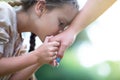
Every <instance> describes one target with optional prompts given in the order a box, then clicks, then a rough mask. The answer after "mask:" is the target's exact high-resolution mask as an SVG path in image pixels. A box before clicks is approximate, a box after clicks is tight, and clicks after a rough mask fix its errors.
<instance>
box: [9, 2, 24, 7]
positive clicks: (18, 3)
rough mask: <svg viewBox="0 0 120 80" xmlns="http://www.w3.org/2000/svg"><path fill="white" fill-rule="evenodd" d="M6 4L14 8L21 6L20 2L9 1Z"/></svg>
mask: <svg viewBox="0 0 120 80" xmlns="http://www.w3.org/2000/svg"><path fill="white" fill-rule="evenodd" d="M8 4H9V5H11V6H12V7H14V6H20V5H22V2H21V1H9V2H8Z"/></svg>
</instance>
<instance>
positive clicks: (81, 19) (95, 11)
mask: <svg viewBox="0 0 120 80" xmlns="http://www.w3.org/2000/svg"><path fill="white" fill-rule="evenodd" d="M115 1H116V0H87V2H86V4H85V6H84V7H83V8H82V9H81V10H80V12H79V13H78V15H77V16H76V18H75V19H74V20H73V22H72V23H71V24H70V26H69V28H68V29H66V30H65V31H64V32H62V33H60V34H58V35H56V36H55V37H54V38H52V40H57V41H60V42H61V46H60V48H59V51H58V57H60V58H62V57H63V55H64V51H65V50H66V49H67V48H68V47H69V46H70V45H71V44H72V43H73V42H74V40H75V38H76V36H77V34H78V33H79V32H81V31H82V30H83V29H85V28H86V27H87V26H88V25H89V24H90V23H92V22H93V21H94V20H96V19H97V18H98V17H99V16H100V15H102V14H103V13H104V12H105V11H106V10H107V9H108V8H109V7H110V6H112V4H113V3H114V2H115Z"/></svg>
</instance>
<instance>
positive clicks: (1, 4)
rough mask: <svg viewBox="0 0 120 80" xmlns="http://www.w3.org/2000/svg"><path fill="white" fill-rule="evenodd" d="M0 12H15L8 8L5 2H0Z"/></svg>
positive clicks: (10, 7)
mask: <svg viewBox="0 0 120 80" xmlns="http://www.w3.org/2000/svg"><path fill="white" fill-rule="evenodd" d="M0 12H8V13H9V12H13V13H14V12H15V10H14V8H13V7H12V6H10V5H9V4H8V3H7V2H4V1H0ZM0 14H1V13H0Z"/></svg>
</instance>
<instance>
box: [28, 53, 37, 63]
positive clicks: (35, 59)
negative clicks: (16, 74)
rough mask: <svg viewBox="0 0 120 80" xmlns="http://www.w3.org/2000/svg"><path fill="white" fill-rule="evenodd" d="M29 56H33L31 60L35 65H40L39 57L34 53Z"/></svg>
mask: <svg viewBox="0 0 120 80" xmlns="http://www.w3.org/2000/svg"><path fill="white" fill-rule="evenodd" d="M29 54H30V55H31V59H32V60H33V62H34V64H38V62H39V58H38V56H37V55H36V54H35V53H34V51H31V52H30V53H29Z"/></svg>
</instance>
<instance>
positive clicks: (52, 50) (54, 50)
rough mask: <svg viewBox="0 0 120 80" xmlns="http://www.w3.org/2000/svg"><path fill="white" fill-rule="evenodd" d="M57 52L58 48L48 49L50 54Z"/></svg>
mask: <svg viewBox="0 0 120 80" xmlns="http://www.w3.org/2000/svg"><path fill="white" fill-rule="evenodd" d="M58 50H59V48H58V47H51V48H49V51H50V52H56V51H58Z"/></svg>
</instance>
